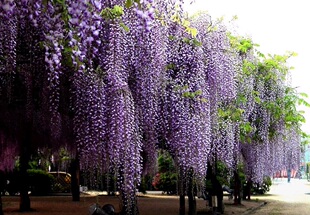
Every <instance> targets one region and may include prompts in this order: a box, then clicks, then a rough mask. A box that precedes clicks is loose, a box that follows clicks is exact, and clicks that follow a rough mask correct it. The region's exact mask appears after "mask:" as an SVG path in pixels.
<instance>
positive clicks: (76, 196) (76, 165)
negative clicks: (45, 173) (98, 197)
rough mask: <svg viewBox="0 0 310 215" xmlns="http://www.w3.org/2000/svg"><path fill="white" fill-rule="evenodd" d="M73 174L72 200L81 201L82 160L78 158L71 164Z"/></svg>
mask: <svg viewBox="0 0 310 215" xmlns="http://www.w3.org/2000/svg"><path fill="white" fill-rule="evenodd" d="M70 174H71V193H72V201H75V202H79V201H80V162H79V159H78V158H75V159H73V160H72V161H71V164H70Z"/></svg>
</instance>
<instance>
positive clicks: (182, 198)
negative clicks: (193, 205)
mask: <svg viewBox="0 0 310 215" xmlns="http://www.w3.org/2000/svg"><path fill="white" fill-rule="evenodd" d="M179 215H185V195H184V194H180V209H179Z"/></svg>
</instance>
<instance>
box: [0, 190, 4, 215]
mask: <svg viewBox="0 0 310 215" xmlns="http://www.w3.org/2000/svg"><path fill="white" fill-rule="evenodd" d="M0 215H4V214H3V208H2V194H1V192H0Z"/></svg>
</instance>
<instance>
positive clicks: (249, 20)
mask: <svg viewBox="0 0 310 215" xmlns="http://www.w3.org/2000/svg"><path fill="white" fill-rule="evenodd" d="M188 1H189V0H188ZM308 1H309V0H195V3H194V4H193V5H190V6H189V5H186V6H185V10H188V11H190V12H191V13H193V12H194V11H197V10H206V11H208V13H209V14H210V15H211V17H212V18H214V19H216V18H220V17H222V16H223V17H224V20H227V21H228V20H231V18H232V17H233V16H234V15H236V16H237V17H238V19H237V21H236V22H235V25H236V26H237V31H238V32H240V34H241V35H244V36H247V35H248V36H250V37H251V38H252V39H253V42H254V43H257V44H259V45H260V47H259V50H260V51H261V52H262V53H264V54H268V53H270V54H280V55H282V54H285V53H286V51H293V52H296V53H297V54H298V56H297V57H293V58H292V60H290V65H291V66H293V67H295V69H294V70H293V71H292V81H293V83H292V85H293V86H294V87H299V88H298V91H299V92H305V93H307V94H308V95H309V97H310V84H309V82H310V52H309V51H310V30H309V26H310V24H309V23H310V12H309V7H308V5H309V3H308ZM307 101H308V102H309V101H310V98H308V99H307ZM304 110H305V111H306V114H305V117H306V120H307V123H306V124H305V125H304V126H303V130H304V131H306V132H307V133H309V134H310V108H305V109H304Z"/></svg>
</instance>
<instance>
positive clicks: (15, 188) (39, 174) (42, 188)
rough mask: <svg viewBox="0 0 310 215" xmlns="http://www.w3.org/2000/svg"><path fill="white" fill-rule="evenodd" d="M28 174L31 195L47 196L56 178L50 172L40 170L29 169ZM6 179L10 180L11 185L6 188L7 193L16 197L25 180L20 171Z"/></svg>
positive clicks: (10, 174) (14, 172) (9, 174)
mask: <svg viewBox="0 0 310 215" xmlns="http://www.w3.org/2000/svg"><path fill="white" fill-rule="evenodd" d="M27 174H28V185H29V191H31V195H47V194H49V193H50V191H51V187H52V183H53V182H54V177H53V176H52V175H50V174H49V173H48V172H45V171H43V170H39V169H29V170H27ZM6 179H7V180H9V184H8V185H7V186H6V191H7V192H8V193H9V194H10V195H16V194H17V193H18V192H20V187H21V185H22V183H23V181H24V180H26V179H25V178H21V177H20V173H19V171H16V170H15V171H13V172H11V173H8V174H7V175H6Z"/></svg>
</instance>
